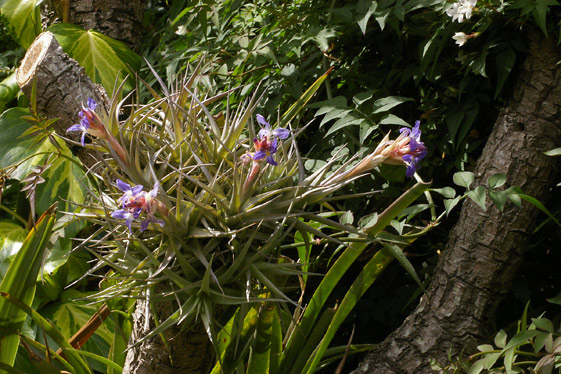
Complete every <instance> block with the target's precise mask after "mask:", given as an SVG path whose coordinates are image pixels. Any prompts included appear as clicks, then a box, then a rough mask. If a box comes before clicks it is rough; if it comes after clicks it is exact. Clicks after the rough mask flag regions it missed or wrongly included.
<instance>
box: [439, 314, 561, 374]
mask: <svg viewBox="0 0 561 374" xmlns="http://www.w3.org/2000/svg"><path fill="white" fill-rule="evenodd" d="M527 309H528V305H527V306H526V308H525V309H524V313H523V315H522V319H520V320H519V321H518V326H517V329H516V332H515V333H514V334H513V335H512V336H511V337H510V338H509V336H508V334H507V333H506V332H505V331H504V330H500V331H499V332H498V333H497V334H496V335H495V338H494V341H493V343H494V344H481V345H479V346H478V347H477V349H478V350H479V352H478V353H475V354H473V355H471V356H469V357H467V358H464V357H459V358H458V359H455V360H453V362H451V363H450V364H449V365H446V366H441V365H440V364H438V363H437V362H434V361H433V362H432V366H433V369H434V370H440V372H441V373H450V374H451V373H468V374H479V373H499V372H500V373H508V374H512V373H524V372H527V370H530V371H531V372H536V373H544V374H549V373H553V372H555V371H556V370H558V368H559V367H560V366H561V336H560V334H559V332H558V330H556V329H555V328H554V324H553V322H552V321H551V320H549V319H547V318H545V317H544V316H540V317H538V318H532V319H531V323H530V324H528V323H527Z"/></svg>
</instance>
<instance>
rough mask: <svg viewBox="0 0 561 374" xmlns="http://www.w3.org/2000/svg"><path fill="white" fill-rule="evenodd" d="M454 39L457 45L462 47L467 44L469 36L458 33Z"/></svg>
mask: <svg viewBox="0 0 561 374" xmlns="http://www.w3.org/2000/svg"><path fill="white" fill-rule="evenodd" d="M452 39H454V40H455V41H456V44H457V45H459V46H460V47H461V46H462V45H464V44H466V42H467V40H468V36H467V35H466V34H465V33H463V32H457V33H455V34H454V36H453V37H452Z"/></svg>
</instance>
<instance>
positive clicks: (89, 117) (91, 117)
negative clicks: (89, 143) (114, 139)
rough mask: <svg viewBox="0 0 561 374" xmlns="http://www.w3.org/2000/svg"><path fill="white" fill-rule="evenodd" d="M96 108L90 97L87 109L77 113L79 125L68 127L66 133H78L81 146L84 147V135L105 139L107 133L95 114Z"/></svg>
mask: <svg viewBox="0 0 561 374" xmlns="http://www.w3.org/2000/svg"><path fill="white" fill-rule="evenodd" d="M96 107H97V103H96V102H95V100H94V99H92V98H91V97H90V98H88V107H87V108H82V110H81V111H80V112H79V113H78V117H79V118H80V123H77V124H75V125H72V126H70V127H69V128H68V129H67V130H66V132H71V131H80V132H81V133H82V136H81V138H80V141H81V143H82V146H84V139H85V136H86V133H88V134H91V135H93V136H96V137H98V138H104V139H105V138H107V132H106V131H105V127H104V126H103V124H102V123H101V121H100V119H99V117H98V116H97V114H95V112H94V110H95V108H96Z"/></svg>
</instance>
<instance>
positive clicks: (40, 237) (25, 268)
mask: <svg viewBox="0 0 561 374" xmlns="http://www.w3.org/2000/svg"><path fill="white" fill-rule="evenodd" d="M55 210H56V204H55V205H53V206H51V207H50V208H49V209H48V210H47V211H46V212H45V213H44V214H43V215H42V216H41V217H40V218H39V220H38V221H37V222H36V225H35V227H34V228H33V229H32V230H31V231H30V232H29V234H28V235H27V237H26V238H25V240H24V242H23V244H22V246H21V248H20V250H19V252H18V254H17V255H16V256H15V258H14V260H13V261H12V263H11V264H10V266H9V268H8V270H7V272H6V275H5V276H4V278H3V279H2V283H0V292H4V293H8V294H10V295H12V296H13V297H14V298H16V299H18V300H21V303H23V304H24V305H28V306H29V305H31V303H32V302H33V298H34V297H35V284H36V282H37V276H38V275H39V271H40V270H41V262H42V260H43V255H44V253H45V250H46V248H47V243H48V242H49V239H50V237H51V232H52V229H53V225H54V222H55ZM24 321H25V312H24V311H22V310H21V309H20V308H17V307H16V306H14V305H13V304H11V303H10V302H8V301H6V300H5V299H4V298H0V330H8V331H18V330H20V329H21V327H22V325H23V322H24ZM18 345H19V337H18V335H17V334H9V335H6V336H2V338H1V339H0V362H3V363H5V364H8V365H13V364H14V360H15V357H16V353H17V350H18ZM0 373H2V371H1V370H0Z"/></svg>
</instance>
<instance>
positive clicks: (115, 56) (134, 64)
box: [48, 23, 141, 93]
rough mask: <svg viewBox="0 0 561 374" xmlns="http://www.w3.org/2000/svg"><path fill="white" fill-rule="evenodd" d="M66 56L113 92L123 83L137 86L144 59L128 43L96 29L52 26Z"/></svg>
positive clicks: (70, 25) (60, 24)
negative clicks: (136, 79) (137, 72)
mask: <svg viewBox="0 0 561 374" xmlns="http://www.w3.org/2000/svg"><path fill="white" fill-rule="evenodd" d="M48 31H50V32H52V33H53V34H54V35H55V37H56V39H57V41H58V42H59V43H60V45H61V47H62V48H63V49H64V51H65V52H66V53H68V55H69V56H70V57H72V58H73V59H75V60H76V61H78V63H79V64H80V66H82V67H83V68H84V69H85V71H86V74H88V76H89V77H90V78H91V79H92V80H93V81H94V82H95V83H100V84H101V85H103V87H104V88H105V90H106V91H107V92H109V93H112V92H113V91H114V90H115V89H116V87H118V86H119V85H120V84H121V82H122V81H123V80H124V79H125V78H127V76H128V77H129V79H128V80H127V81H126V82H125V87H126V88H127V89H129V90H130V89H132V88H133V87H134V77H135V72H136V71H138V70H140V64H141V59H140V57H139V56H138V55H137V54H136V53H134V52H133V51H131V50H130V49H129V48H128V47H127V46H125V44H123V43H122V42H119V41H117V40H114V39H111V38H109V37H107V36H105V35H103V34H101V33H99V32H97V31H95V30H87V31H86V30H84V29H83V28H81V27H79V26H76V25H73V24H67V23H59V24H55V25H53V26H51V27H49V29H48Z"/></svg>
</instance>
